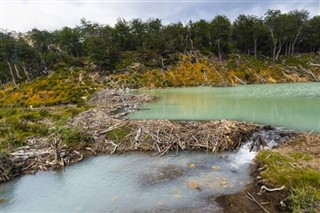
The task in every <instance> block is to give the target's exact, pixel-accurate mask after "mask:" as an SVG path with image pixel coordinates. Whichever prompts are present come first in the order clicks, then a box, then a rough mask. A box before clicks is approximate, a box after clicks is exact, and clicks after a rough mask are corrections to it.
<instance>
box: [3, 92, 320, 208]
mask: <svg viewBox="0 0 320 213" xmlns="http://www.w3.org/2000/svg"><path fill="white" fill-rule="evenodd" d="M151 100H152V97H151V96H147V95H133V94H128V93H126V92H125V91H116V90H102V91H100V92H98V93H95V94H94V95H93V96H92V98H91V99H90V100H89V101H88V103H89V104H90V105H91V106H90V107H89V109H88V110H83V112H80V113H77V114H76V115H75V116H73V117H72V118H71V119H68V122H67V126H65V127H64V128H65V130H66V131H68V130H74V129H77V131H78V133H81V137H78V136H79V135H69V137H68V138H65V137H61V135H59V134H52V135H50V137H48V136H47V137H28V138H27V142H26V144H24V146H22V147H21V146H20V147H18V148H16V149H14V150H13V151H12V152H11V153H10V154H2V155H1V162H4V163H3V164H2V165H1V173H0V174H1V181H8V180H10V179H12V178H14V177H17V176H19V175H22V174H30V173H35V172H36V171H39V170H44V171H46V170H55V169H59V168H63V167H65V166H68V165H70V164H74V163H76V162H79V161H81V160H83V159H84V158H86V157H89V156H93V155H98V154H102V153H107V154H114V153H124V152H129V151H149V152H152V154H155V155H164V154H166V153H167V152H169V151H176V152H179V151H181V150H199V151H205V152H222V151H235V150H238V149H239V147H240V146H241V145H243V144H244V143H245V142H246V141H248V139H249V138H252V136H253V135H254V133H257V132H259V131H262V130H268V131H275V129H273V128H272V127H266V126H261V125H257V124H254V123H250V122H237V121H227V120H222V121H214V122H213V121H203V122H201V121H168V120H158V121H155V120H153V121H128V120H121V119H119V118H121V117H122V116H124V115H126V114H128V113H130V112H133V111H135V110H138V109H137V105H139V104H142V103H146V102H149V101H151ZM30 110H31V111H32V110H34V111H36V110H37V109H36V108H33V109H30ZM24 119H27V118H24ZM47 122H49V121H47ZM74 136H77V137H76V139H77V140H78V139H79V141H77V142H75V143H66V141H65V140H66V139H72V138H74ZM313 137H314V138H315V139H312V138H313ZM317 137H319V136H318V134H306V133H293V132H288V131H281V132H280V133H279V136H278V138H279V139H285V141H286V140H288V139H290V138H291V139H292V140H288V142H287V143H285V144H284V145H282V146H280V148H278V149H275V150H274V151H273V150H272V151H269V152H267V154H265V153H266V152H260V153H262V154H264V155H262V154H259V155H258V158H257V163H258V165H260V167H259V168H264V169H266V168H265V167H264V165H267V164H269V165H268V166H269V167H270V166H272V167H273V166H275V165H277V161H272V162H268V159H270V156H271V157H272V156H273V153H274V152H277V151H276V150H282V148H285V147H287V148H286V149H283V150H287V151H282V152H281V153H280V154H281V155H283V156H284V157H286V158H288V159H289V160H292V158H293V159H294V160H298V162H297V165H298V166H296V164H292V165H290V164H289V165H287V166H289V167H292V168H294V169H295V168H310V166H312V165H317V163H316V162H318V160H319V159H318V158H319V152H318V151H317V150H318V149H317V144H319V143H320V142H319V139H317ZM299 138H304V141H305V142H304V143H296V142H295V140H298V139H299ZM299 140H300V139H299ZM311 142H312V143H311ZM290 144H291V145H292V146H291V145H290ZM311 144H313V146H312V147H313V149H312V150H313V151H314V153H313V154H312V158H311V157H310V156H309V154H308V153H305V154H308V155H304V154H303V155H301V152H300V149H301V150H303V149H304V148H305V151H308V148H310V147H311ZM289 145H290V146H289ZM294 145H295V146H294ZM254 146H255V147H254V148H259V147H263V146H265V144H264V140H263V139H261V138H260V137H257V138H256V139H255V145H254ZM290 150H296V151H295V153H294V154H292V153H291V152H290ZM309 150H310V149H309ZM302 153H304V152H303V151H302ZM259 156H260V157H259ZM268 156H269V157H268ZM301 156H302V157H301ZM305 156H306V157H305ZM271 159H272V158H271ZM279 159H280V162H279V165H280V166H281V165H283V162H282V160H281V159H283V158H281V157H280V158H279ZM279 159H276V160H279ZM303 159H307V161H308V162H307V163H308V164H306V162H305V161H304V160H303ZM301 160H302V163H303V164H302V166H303V167H301V165H300V164H298V163H301V162H300V161H301ZM286 162H288V161H286ZM310 162H313V163H310ZM295 163H296V162H295ZM313 169H314V170H315V173H314V174H313V176H312V178H311V180H316V181H318V177H320V175H319V168H316V167H314V168H313ZM261 171H272V172H271V174H269V176H268V175H266V176H263V172H261ZM294 171H295V172H296V170H294ZM297 171H299V172H301V173H302V174H303V172H304V171H303V170H297ZM287 172H288V171H284V172H283V173H279V174H282V175H283V177H290V176H291V174H289V173H287ZM277 173H278V171H273V170H270V169H269V170H268V169H266V170H261V169H257V170H254V172H253V177H254V179H255V180H254V182H253V183H252V184H250V185H249V186H248V188H247V189H246V190H245V191H244V192H242V193H240V194H237V195H230V196H229V195H228V196H223V197H220V198H218V199H217V202H218V203H219V204H220V205H221V206H223V208H224V209H225V211H226V212H232V211H233V210H234V211H237V210H239V208H240V207H241V209H243V212H257V211H259V210H261V207H260V206H258V205H257V203H256V202H255V201H252V200H253V198H251V200H250V199H249V198H248V197H247V195H248V193H250V194H251V195H252V196H253V197H254V199H256V200H257V202H258V203H259V204H261V203H262V204H264V203H265V202H269V204H268V205H266V207H265V208H268V209H269V211H270V212H278V211H282V210H289V209H291V210H292V206H293V204H292V203H290V202H292V201H290V202H289V197H290V196H291V195H292V193H293V191H294V190H295V189H298V190H300V189H301V188H299V185H298V188H297V187H292V188H288V186H292V184H291V182H289V181H288V182H286V183H285V185H286V188H285V190H280V191H276V192H270V193H268V192H267V193H265V194H263V196H260V195H258V193H259V192H260V190H261V186H262V184H263V185H264V186H266V187H268V188H281V186H282V184H280V185H279V183H278V182H277V181H278V180H277V179H273V178H274V177H276V176H275V175H274V174H277ZM266 174H268V173H267V172H266ZM294 174H295V173H294ZM258 176H260V177H261V178H260V179H259V180H258V179H257V178H258ZM302 178H305V177H304V176H302ZM261 180H265V182H261ZM281 180H282V179H281ZM280 183H282V182H280ZM304 183H305V184H306V186H313V185H312V183H309V182H304ZM317 183H318V182H316V184H317ZM313 187H314V188H315V194H313V195H311V197H312V196H313V197H312V199H313V200H312V202H307V201H306V202H307V204H306V205H311V207H312V208H313V209H315V208H318V207H317V205H318V200H319V198H318V192H317V190H318V189H317V187H318V185H314V186H313ZM270 194H272V196H270ZM300 196H303V194H302V195H300ZM265 200H266V201H265ZM283 200H284V201H283ZM281 201H283V202H284V204H285V205H286V207H279V204H280V202H281ZM310 203H312V204H310ZM294 205H296V204H294ZM297 205H300V204H297ZM280 206H281V205H280ZM311 207H310V208H311ZM299 208H300V207H299ZM302 208H305V207H302Z"/></svg>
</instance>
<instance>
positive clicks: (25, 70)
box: [21, 62, 31, 81]
mask: <svg viewBox="0 0 320 213" xmlns="http://www.w3.org/2000/svg"><path fill="white" fill-rule="evenodd" d="M21 66H22V69H23V71H24V74H25V75H26V77H27V79H28V81H31V79H30V75H29V73H28V71H27V69H26V65H25V63H24V62H22V64H21Z"/></svg>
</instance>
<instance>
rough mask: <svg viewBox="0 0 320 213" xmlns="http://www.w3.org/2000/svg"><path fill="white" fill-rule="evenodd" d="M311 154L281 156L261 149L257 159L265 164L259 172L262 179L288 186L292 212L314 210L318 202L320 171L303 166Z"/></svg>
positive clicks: (310, 157)
mask: <svg viewBox="0 0 320 213" xmlns="http://www.w3.org/2000/svg"><path fill="white" fill-rule="evenodd" d="M311 159H312V156H310V155H304V154H301V153H298V152H296V153H291V154H290V155H286V156H283V155H281V154H279V153H276V152H274V151H270V150H268V151H262V152H260V153H259V154H258V156H257V161H258V162H260V163H262V164H263V165H265V166H267V169H266V170H265V171H263V172H262V173H261V175H262V177H263V178H264V179H267V180H270V181H272V182H273V183H274V184H276V185H285V186H286V187H289V188H290V196H289V200H290V203H291V208H292V210H293V212H316V208H317V205H318V204H319V202H320V190H319V189H320V171H317V170H314V169H310V168H303V167H302V165H303V162H305V161H310V160H311Z"/></svg>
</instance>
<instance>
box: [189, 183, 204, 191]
mask: <svg viewBox="0 0 320 213" xmlns="http://www.w3.org/2000/svg"><path fill="white" fill-rule="evenodd" d="M187 185H188V186H189V187H190V188H192V189H196V190H199V191H201V188H200V185H199V184H198V183H197V182H195V181H192V180H189V181H188V182H187Z"/></svg>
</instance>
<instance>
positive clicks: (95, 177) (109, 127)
mask: <svg viewBox="0 0 320 213" xmlns="http://www.w3.org/2000/svg"><path fill="white" fill-rule="evenodd" d="M275 86H277V85H275ZM281 86H283V85H281ZM318 86H319V84H299V87H298V88H297V90H299V92H297V91H294V89H292V88H291V89H288V90H285V91H286V92H287V93H288V92H291V93H292V94H296V97H295V96H294V95H292V94H291V95H289V96H290V97H294V99H296V100H297V103H298V102H300V101H301V97H302V96H303V94H302V93H303V92H301V89H302V88H304V90H303V91H304V92H305V93H306V95H305V104H304V105H305V106H306V107H308V106H313V105H312V104H315V105H316V106H319V101H320V98H319V97H320V91H319V87H318ZM315 88H316V89H315ZM309 90H313V91H314V93H313V94H311V93H310V91H309ZM281 91H283V90H281ZM178 96H179V95H178ZM279 97H280V99H281V100H283V99H284V98H283V96H279ZM159 98H160V99H158V100H156V101H155V102H154V103H157V102H159V101H161V98H162V97H159ZM206 98H208V97H206ZM229 98H230V97H229ZM240 98H241V97H240ZM251 98H253V99H254V97H251ZM151 100H152V97H151V96H149V95H134V94H128V93H126V92H120V91H110V90H104V91H101V92H99V93H96V94H95V95H94V96H93V97H92V99H91V100H90V101H89V103H90V104H91V105H92V106H93V107H92V108H91V109H90V110H88V111H85V112H83V113H81V114H79V115H77V116H76V117H74V118H73V119H72V120H70V122H69V125H70V127H76V128H78V129H79V130H81V131H82V132H83V133H85V135H86V137H85V140H84V141H83V142H82V143H80V144H78V145H76V146H68V145H66V144H65V143H63V141H62V140H61V138H59V137H58V136H56V135H50V136H48V137H45V138H32V137H31V138H28V145H27V146H24V147H20V148H18V149H17V150H15V151H14V152H12V153H11V154H10V155H9V156H1V162H3V163H2V165H1V168H0V169H1V175H0V181H7V180H10V179H12V178H13V177H16V176H18V175H21V174H30V173H35V172H36V171H39V170H41V171H47V170H55V171H54V172H52V171H51V172H38V173H36V174H35V175H33V176H24V177H21V178H16V179H14V180H13V181H10V182H7V183H3V184H1V192H0V197H1V198H3V200H4V202H3V204H1V210H4V211H5V212H17V211H32V212H34V211H45V210H46V209H48V207H50V209H52V211H59V212H70V211H80V212H86V211H98V212H100V211H104V212H105V211H107V212H132V211H136V212H150V211H155V212H161V211H163V212H167V211H168V210H172V211H173V209H174V211H190V212H193V211H200V212H201V211H202V212H206V211H220V210H221V208H220V207H219V206H218V205H217V204H216V203H215V202H214V198H215V197H217V196H219V195H223V194H231V193H236V192H239V191H241V190H242V189H243V188H244V187H245V185H246V184H248V183H249V182H250V176H249V173H250V172H249V171H250V164H251V162H252V160H253V159H254V157H255V154H256V152H257V151H258V150H260V149H263V148H271V147H273V146H276V145H278V144H280V143H282V142H283V141H286V140H287V139H289V138H292V137H295V136H297V135H300V134H304V133H295V132H292V131H287V130H283V129H279V128H277V129H276V128H272V127H270V126H263V125H258V124H255V123H251V122H244V121H230V120H218V121H170V120H166V119H164V120H126V119H123V116H126V115H127V114H129V113H131V112H134V111H137V110H138V107H140V108H141V107H142V108H144V109H146V110H140V111H138V113H140V112H148V111H150V112H153V111H152V108H153V107H152V104H153V103H151V105H149V106H148V105H141V104H143V103H147V102H150V101H151ZM243 101H244V102H245V101H246V99H244V100H243ZM308 101H309V102H308ZM310 101H311V102H310ZM194 102H195V103H198V102H197V101H196V100H194ZM237 102H241V99H237ZM160 103H161V102H160ZM188 103H190V102H188ZM203 103H204V104H206V102H205V101H203ZM218 103H219V102H217V104H218ZM306 103H310V104H306ZM311 103H312V104H311ZM162 104H163V103H162ZM186 104H187V103H182V105H186ZM288 104H290V105H291V106H292V105H293V106H295V105H294V102H292V100H291V99H288ZM245 106H246V105H245ZM205 107H207V106H205ZM148 108H150V110H147V109H148ZM213 109H214V110H215V107H213ZM275 109H276V108H273V110H274V111H276V110H275ZM310 109H311V110H318V111H311V112H310ZM310 109H306V111H307V112H306V113H310V114H313V117H315V119H314V120H313V121H311V122H314V124H315V126H314V129H313V130H315V131H318V128H319V126H320V121H319V119H320V118H319V117H317V116H314V113H316V115H319V114H320V112H319V110H320V109H319V107H317V108H312V107H311V108H310ZM162 110H164V109H163V107H162ZM214 110H213V111H214ZM221 110H225V113H226V116H227V114H228V108H223V107H222V108H221ZM186 111H187V112H189V111H188V110H186ZM196 111H201V109H198V108H197V109H193V112H196ZM248 111H252V108H249V109H248ZM301 111H303V112H304V110H301ZM214 112H215V111H214ZM276 113H279V111H276ZM132 116H136V114H133V115H132ZM208 116H209V115H208ZM277 116H279V114H276V115H274V117H277ZM209 117H210V116H209ZM302 117H304V116H302ZM311 117H312V116H308V118H311ZM121 118H122V119H121ZM234 119H235V118H234ZM279 119H280V120H281V119H282V120H283V119H284V118H283V117H281V116H280V117H279ZM194 120H196V119H194ZM198 120H203V119H198ZM248 120H249V119H248ZM259 123H264V122H263V121H261V122H259ZM297 123H300V124H301V125H302V127H301V129H304V128H303V127H304V124H303V123H302V122H301V120H299V121H297ZM308 128H309V127H308ZM137 151H139V152H137ZM141 151H144V152H141ZM199 151H201V153H200V152H199ZM101 153H107V154H120V153H121V155H107V156H101V155H100V156H98V157H95V158H88V157H89V156H93V155H98V154H101ZM86 157H87V158H88V159H86V160H85V161H83V162H81V163H79V164H75V165H72V166H70V167H67V168H65V170H64V171H61V170H57V169H59V168H64V167H65V166H67V165H69V164H73V163H75V162H79V161H82V160H83V159H84V158H86ZM129 207H130V208H129Z"/></svg>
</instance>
